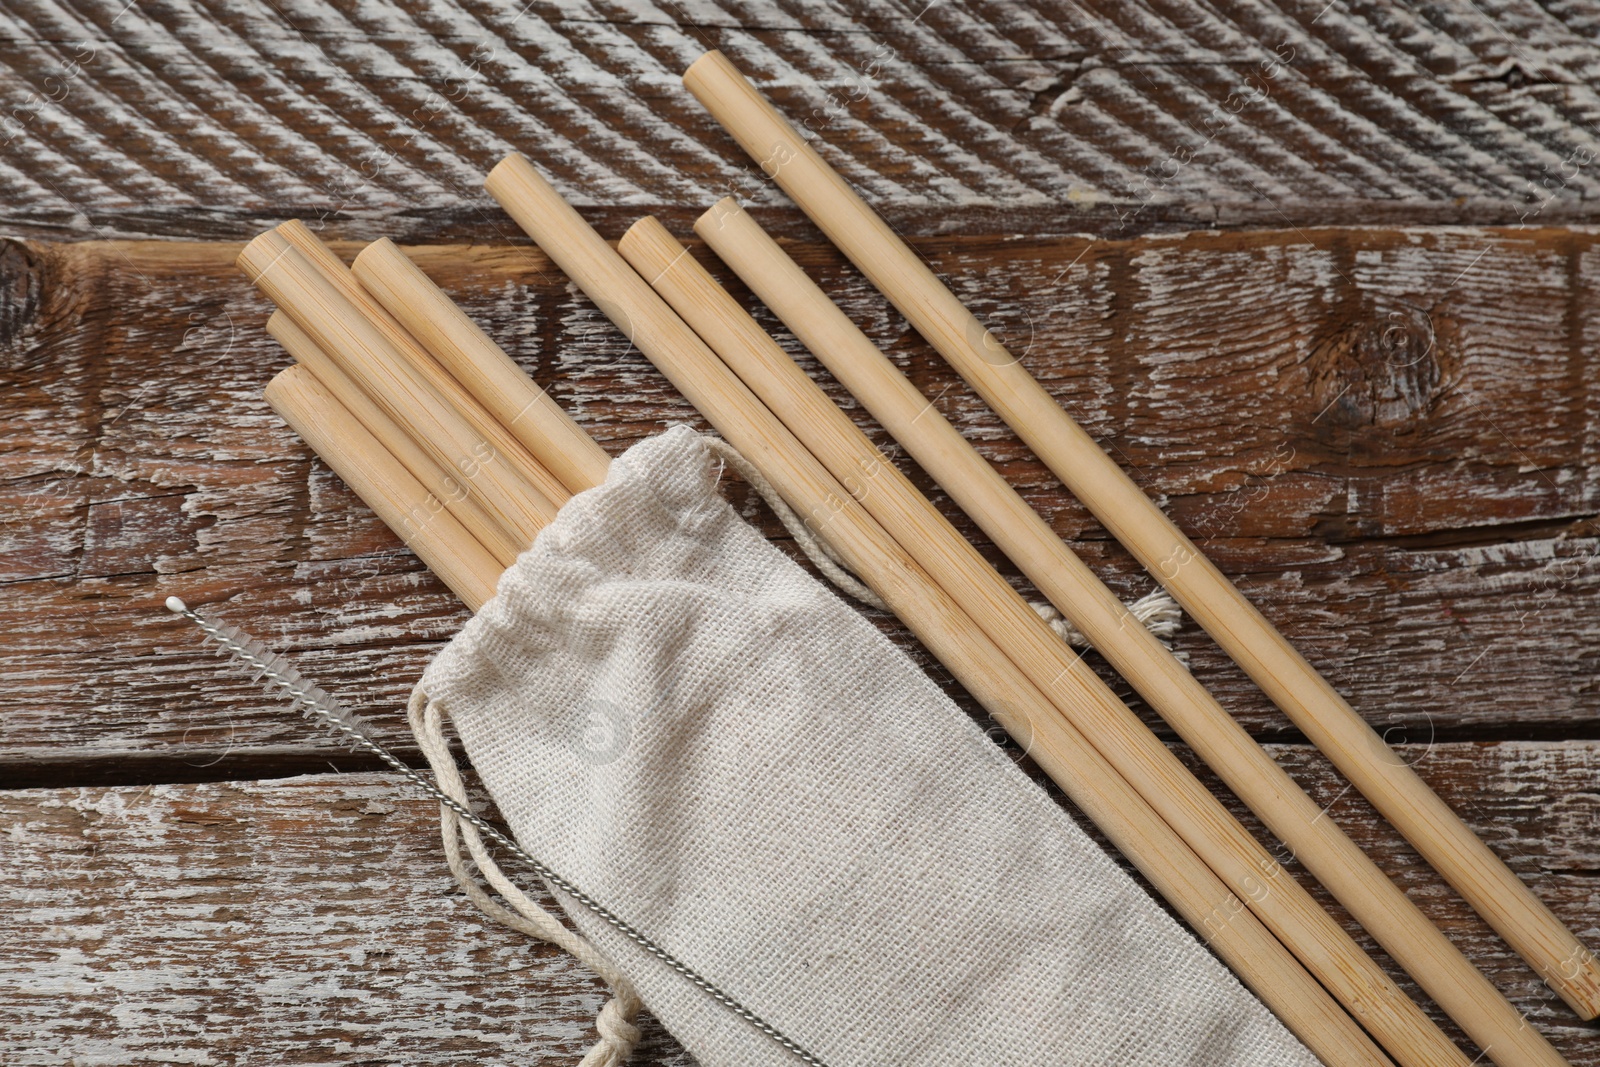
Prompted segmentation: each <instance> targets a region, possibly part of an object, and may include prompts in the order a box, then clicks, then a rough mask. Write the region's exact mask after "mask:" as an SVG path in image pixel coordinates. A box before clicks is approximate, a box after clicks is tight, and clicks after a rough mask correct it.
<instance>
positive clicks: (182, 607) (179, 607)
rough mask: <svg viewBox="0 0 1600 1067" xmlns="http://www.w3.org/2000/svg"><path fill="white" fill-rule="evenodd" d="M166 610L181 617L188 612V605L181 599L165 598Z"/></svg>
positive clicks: (175, 597) (174, 597)
mask: <svg viewBox="0 0 1600 1067" xmlns="http://www.w3.org/2000/svg"><path fill="white" fill-rule="evenodd" d="M167 610H168V611H170V612H172V613H173V614H174V615H182V614H183V613H184V612H186V611H188V610H189V605H187V604H185V603H184V602H183V598H182V597H177V596H169V597H167Z"/></svg>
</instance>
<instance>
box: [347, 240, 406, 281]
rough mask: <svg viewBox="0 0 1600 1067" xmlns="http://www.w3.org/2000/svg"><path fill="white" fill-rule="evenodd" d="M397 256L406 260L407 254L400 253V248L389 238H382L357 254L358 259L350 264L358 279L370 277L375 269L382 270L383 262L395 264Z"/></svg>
mask: <svg viewBox="0 0 1600 1067" xmlns="http://www.w3.org/2000/svg"><path fill="white" fill-rule="evenodd" d="M395 256H400V257H402V258H404V257H405V253H404V252H402V251H400V246H399V245H397V244H395V243H394V242H393V241H391V240H389V238H387V237H380V238H378V239H377V240H376V241H373V242H372V243H371V244H369V245H368V246H367V247H365V248H363V249H362V250H361V251H360V252H357V253H356V258H355V259H354V260H352V261H351V263H350V269H351V270H353V271H355V272H356V275H357V276H358V277H361V276H363V275H364V274H368V275H369V274H370V273H371V272H372V271H373V270H374V269H375V268H376V269H379V270H381V269H382V261H384V260H388V261H389V262H391V263H392V262H394V257H395ZM363 280H364V279H363Z"/></svg>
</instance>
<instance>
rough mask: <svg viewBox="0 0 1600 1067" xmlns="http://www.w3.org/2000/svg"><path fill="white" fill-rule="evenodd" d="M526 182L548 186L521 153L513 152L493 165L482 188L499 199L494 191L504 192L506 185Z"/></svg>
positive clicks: (498, 195) (542, 176) (497, 193)
mask: <svg viewBox="0 0 1600 1067" xmlns="http://www.w3.org/2000/svg"><path fill="white" fill-rule="evenodd" d="M527 181H532V182H535V183H537V184H539V185H544V186H548V185H549V184H550V183H549V182H547V181H545V180H544V175H542V174H540V173H539V171H538V169H537V168H535V167H534V165H533V164H532V163H530V162H528V157H527V156H525V155H523V154H522V153H521V152H513V153H511V154H510V155H509V156H507V157H506V158H504V159H502V160H501V161H500V162H498V163H496V164H495V165H494V169H493V170H491V171H490V172H489V176H488V177H487V178H485V179H483V187H484V188H485V189H487V190H489V193H490V195H492V196H494V197H495V198H496V199H499V197H500V193H499V192H497V191H496V190H497V189H498V190H504V189H505V187H506V186H507V185H510V184H513V183H521V182H527Z"/></svg>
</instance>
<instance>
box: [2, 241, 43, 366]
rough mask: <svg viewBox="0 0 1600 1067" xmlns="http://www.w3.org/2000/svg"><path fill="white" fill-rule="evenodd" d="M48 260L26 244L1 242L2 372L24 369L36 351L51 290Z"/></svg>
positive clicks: (21, 242)
mask: <svg viewBox="0 0 1600 1067" xmlns="http://www.w3.org/2000/svg"><path fill="white" fill-rule="evenodd" d="M44 260H45V257H43V256H41V255H39V253H38V250H37V249H35V248H32V247H30V246H29V245H28V244H27V243H26V242H23V241H15V240H0V369H3V370H20V369H22V368H24V367H25V366H26V365H27V362H28V353H29V351H30V350H31V349H33V348H34V347H35V344H34V341H35V338H36V335H37V334H38V333H39V329H40V320H41V318H42V317H43V316H42V314H41V312H42V311H43V308H44V303H45V293H46V291H47V288H48V286H47V285H46V281H45V262H44Z"/></svg>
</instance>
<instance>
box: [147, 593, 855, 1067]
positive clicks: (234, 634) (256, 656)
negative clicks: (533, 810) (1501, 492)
mask: <svg viewBox="0 0 1600 1067" xmlns="http://www.w3.org/2000/svg"><path fill="white" fill-rule="evenodd" d="M167 610H168V611H170V612H172V613H173V614H175V615H182V616H183V617H184V618H186V619H188V620H189V621H190V622H192V623H194V624H195V625H196V626H198V627H199V628H200V629H201V630H202V631H204V632H205V634H206V637H207V638H208V639H210V640H212V641H215V642H216V644H217V646H218V652H219V654H221V653H222V652H227V653H229V654H231V655H232V656H233V657H234V658H235V659H236V660H238V661H240V662H241V663H244V664H247V665H248V666H250V667H253V668H255V671H256V674H255V678H254V679H253V680H254V681H258V682H259V681H263V680H265V681H266V683H267V688H268V690H269V691H272V690H277V691H279V692H281V693H282V694H283V695H285V696H287V697H289V699H290V706H291V709H298V710H300V711H302V712H303V713H304V714H305V715H306V717H307V718H311V719H316V720H317V721H320V722H321V723H322V724H323V725H324V726H326V727H328V728H329V729H330V730H332V731H333V732H334V733H335V734H336V735H338V736H339V738H340V739H341V740H343V741H344V742H346V743H347V744H349V745H351V746H353V747H354V748H356V749H360V750H364V751H366V752H370V753H371V754H372V755H374V756H377V757H378V758H379V759H381V760H382V761H383V762H384V763H386V764H388V765H389V766H390V767H392V768H394V770H395V771H396V772H398V773H399V774H401V775H403V776H404V777H405V778H406V779H408V780H409V781H410V782H411V783H412V784H413V785H415V786H417V787H418V788H419V789H421V790H422V791H423V792H425V793H427V794H428V795H429V796H431V797H432V798H434V799H435V800H437V801H438V802H439V803H441V804H443V805H444V806H445V807H447V808H449V809H450V810H451V811H453V812H455V813H456V814H457V815H459V816H460V817H461V818H463V819H465V820H466V821H467V822H469V823H471V824H472V825H473V827H474V828H476V829H477V831H478V832H479V833H481V834H483V835H484V836H485V837H487V838H489V839H490V840H491V841H493V842H495V843H496V844H498V845H499V846H500V847H502V848H504V849H505V850H506V851H508V852H510V853H511V854H512V855H513V856H516V857H517V859H519V860H521V861H522V862H523V863H525V864H527V866H528V867H529V869H531V870H532V871H533V873H535V874H537V875H538V876H539V877H540V878H542V879H544V880H545V881H546V882H548V883H549V884H551V885H553V886H555V887H556V888H557V889H560V890H561V891H563V892H564V893H566V894H567V895H568V896H570V897H572V898H573V899H574V900H576V901H577V902H578V903H580V904H582V905H583V906H584V907H585V908H588V909H589V910H590V911H591V912H593V913H594V914H595V915H597V916H599V917H600V918H601V919H603V920H604V921H605V922H606V923H607V924H609V925H610V926H612V927H613V928H615V929H616V930H617V932H618V933H620V934H622V935H623V936H624V937H626V938H628V940H630V941H632V942H634V943H635V944H636V945H638V946H639V947H640V948H642V949H644V950H645V951H646V952H648V953H650V955H652V956H654V957H655V958H656V959H658V960H660V961H661V962H662V963H665V964H666V965H667V966H668V967H670V968H672V970H674V971H676V972H677V973H678V974H680V975H682V976H683V977H684V978H685V979H687V980H688V981H689V982H690V984H692V985H694V986H695V987H697V988H698V989H700V990H701V991H702V992H704V993H705V994H706V995H707V996H708V997H710V998H711V999H712V1000H714V1001H716V1002H717V1003H719V1004H721V1005H723V1006H724V1007H726V1008H727V1009H728V1010H729V1011H731V1012H733V1013H734V1014H735V1015H737V1016H739V1018H741V1019H743V1020H745V1021H746V1022H748V1023H749V1024H750V1025H751V1026H754V1027H755V1028H756V1029H757V1030H759V1031H761V1033H763V1034H765V1035H766V1036H767V1037H769V1038H771V1039H772V1040H773V1041H775V1042H777V1043H778V1044H779V1045H780V1046H782V1047H783V1048H784V1049H786V1050H787V1051H789V1052H791V1053H793V1054H794V1055H795V1056H796V1057H798V1058H799V1060H800V1061H801V1062H802V1063H806V1064H810V1065H812V1067H826V1065H825V1064H824V1063H823V1061H822V1060H820V1059H818V1058H817V1057H816V1056H814V1055H812V1054H811V1053H809V1052H807V1051H806V1050H805V1049H804V1048H803V1047H802V1046H801V1045H799V1044H798V1043H796V1042H795V1041H793V1040H791V1039H790V1038H789V1037H787V1036H785V1035H784V1033H783V1032H782V1031H781V1030H779V1029H778V1028H777V1027H775V1026H773V1025H772V1024H771V1023H769V1022H767V1021H766V1020H765V1019H763V1018H762V1017H761V1016H760V1015H757V1014H756V1013H755V1012H753V1011H751V1010H750V1009H749V1008H747V1007H745V1006H744V1005H743V1004H742V1003H740V1002H739V1000H738V999H737V998H735V997H734V996H733V995H732V994H730V993H727V992H724V991H723V990H722V989H721V988H720V987H718V986H717V985H716V984H715V983H713V982H712V981H711V980H710V979H708V978H706V977H704V976H703V975H701V974H700V972H698V971H696V970H695V969H694V968H693V967H690V966H689V965H688V964H687V963H684V962H683V961H682V960H680V959H678V957H676V956H674V955H673V954H672V953H670V952H668V951H667V950H666V949H664V948H662V947H661V946H660V945H658V944H656V943H655V942H654V941H652V940H651V939H650V938H649V937H648V936H647V935H645V934H644V933H643V932H641V931H640V930H639V929H638V928H637V927H635V926H634V925H633V924H631V923H629V922H628V921H627V920H626V919H623V918H622V917H621V916H619V915H617V914H616V913H615V912H613V911H612V910H611V909H610V908H607V907H606V906H605V905H604V904H601V903H600V902H599V901H597V900H595V899H594V898H593V897H591V896H589V894H587V893H585V892H584V891H583V890H581V889H579V888H578V887H577V886H576V885H574V884H573V883H572V882H570V881H568V880H567V879H566V878H563V877H562V876H561V875H559V874H557V873H556V872H555V871H553V870H551V869H550V868H549V867H547V866H545V865H544V864H543V863H540V862H539V861H538V860H536V859H534V858H533V857H532V856H530V855H528V853H527V852H526V851H524V850H523V848H522V846H521V845H518V844H517V843H516V842H515V841H513V840H512V839H511V837H510V836H509V835H507V834H504V833H501V832H500V831H499V830H497V829H495V827H494V826H492V825H490V824H489V823H488V822H486V821H484V820H483V819H482V818H481V817H479V816H478V815H476V814H475V813H473V812H472V811H470V810H468V809H467V807H466V805H464V804H462V803H461V802H460V801H458V800H456V799H455V798H454V797H452V796H450V795H449V794H448V793H446V792H445V791H444V790H442V789H440V788H439V787H438V786H437V785H435V784H434V783H433V782H431V781H429V780H428V779H427V778H425V777H423V776H422V775H421V774H419V773H418V772H417V771H415V770H413V769H412V768H411V767H409V766H408V765H407V764H406V763H405V762H404V761H403V760H401V759H400V757H399V756H396V755H395V754H394V753H393V752H390V751H389V750H388V749H387V748H385V747H383V745H381V744H379V743H378V742H377V741H375V740H373V739H372V737H371V736H369V735H368V734H367V732H366V724H365V722H364V721H363V720H362V719H361V717H360V716H358V715H356V714H355V713H354V712H352V711H350V710H349V709H348V708H346V707H344V706H343V705H341V704H340V703H339V702H338V701H337V700H335V699H334V698H333V696H332V695H330V694H329V693H327V692H326V691H325V690H323V689H322V688H321V687H319V686H316V685H313V684H311V682H310V681H309V680H308V679H307V678H306V677H305V676H304V675H302V674H301V673H300V672H299V671H297V670H295V668H294V667H293V666H292V665H291V664H290V663H289V661H288V660H287V659H285V658H284V657H283V655H282V654H280V653H277V652H273V651H272V650H270V649H268V648H267V647H266V646H265V645H263V644H262V643H261V642H260V641H258V640H257V639H256V638H254V637H251V636H250V635H249V634H247V633H245V632H244V631H243V630H241V629H239V628H238V627H237V626H228V625H223V624H220V623H214V622H212V621H211V620H209V619H207V618H205V617H204V616H202V615H200V614H199V613H198V612H196V611H194V610H193V609H192V608H190V607H189V605H187V604H185V603H184V602H183V600H182V599H181V598H179V597H175V596H170V597H168V598H167Z"/></svg>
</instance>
